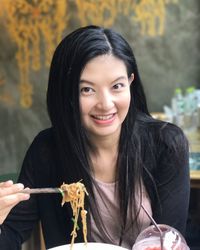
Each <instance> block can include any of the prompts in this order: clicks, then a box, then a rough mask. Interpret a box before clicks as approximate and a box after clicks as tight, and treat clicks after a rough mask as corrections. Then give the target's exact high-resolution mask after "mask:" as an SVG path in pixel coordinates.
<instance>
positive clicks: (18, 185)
mask: <svg viewBox="0 0 200 250" xmlns="http://www.w3.org/2000/svg"><path fill="white" fill-rule="evenodd" d="M16 185H17V188H19V189H23V188H24V185H23V184H22V183H17V184H16Z"/></svg>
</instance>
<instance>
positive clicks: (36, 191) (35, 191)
mask: <svg viewBox="0 0 200 250" xmlns="http://www.w3.org/2000/svg"><path fill="white" fill-rule="evenodd" d="M19 193H23V194H51V193H61V194H63V191H62V189H60V188H30V189H24V190H22V191H20V192H19Z"/></svg>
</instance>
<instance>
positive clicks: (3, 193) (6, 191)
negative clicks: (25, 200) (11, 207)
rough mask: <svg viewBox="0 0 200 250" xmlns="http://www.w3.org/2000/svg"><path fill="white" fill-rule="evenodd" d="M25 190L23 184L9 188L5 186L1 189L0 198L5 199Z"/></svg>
mask: <svg viewBox="0 0 200 250" xmlns="http://www.w3.org/2000/svg"><path fill="white" fill-rule="evenodd" d="M23 189H24V185H23V184H22V183H17V184H13V185H11V186H8V187H7V186H5V185H3V186H2V187H0V197H4V196H6V195H10V194H14V193H17V192H19V191H21V190H23Z"/></svg>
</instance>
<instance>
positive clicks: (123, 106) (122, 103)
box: [119, 93, 131, 110]
mask: <svg viewBox="0 0 200 250" xmlns="http://www.w3.org/2000/svg"><path fill="white" fill-rule="evenodd" d="M130 102H131V96H130V94H129V93H128V94H127V95H125V96H124V97H123V98H121V100H120V102H119V105H120V107H121V109H124V110H128V109H129V106H130Z"/></svg>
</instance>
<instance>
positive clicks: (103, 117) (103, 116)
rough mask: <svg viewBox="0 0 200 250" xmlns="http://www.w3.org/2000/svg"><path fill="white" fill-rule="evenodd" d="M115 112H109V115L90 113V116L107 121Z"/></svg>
mask: <svg viewBox="0 0 200 250" xmlns="http://www.w3.org/2000/svg"><path fill="white" fill-rule="evenodd" d="M114 115H115V114H110V115H92V117H93V118H94V119H96V120H100V121H107V120H110V119H112V118H113V117H114Z"/></svg>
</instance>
